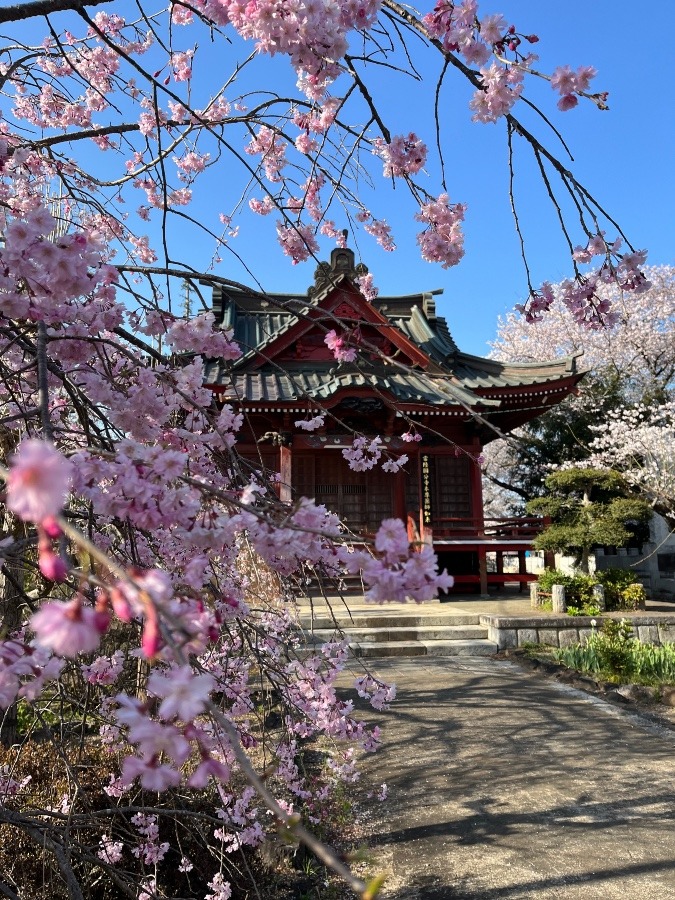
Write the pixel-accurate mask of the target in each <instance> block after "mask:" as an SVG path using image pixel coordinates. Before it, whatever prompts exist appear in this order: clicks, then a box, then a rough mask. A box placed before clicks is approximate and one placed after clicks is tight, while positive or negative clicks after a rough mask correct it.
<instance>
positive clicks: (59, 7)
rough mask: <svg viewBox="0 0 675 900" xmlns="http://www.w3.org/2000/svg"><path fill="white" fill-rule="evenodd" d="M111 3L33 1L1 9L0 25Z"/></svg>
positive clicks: (98, 0) (106, 0) (94, 0)
mask: <svg viewBox="0 0 675 900" xmlns="http://www.w3.org/2000/svg"><path fill="white" fill-rule="evenodd" d="M111 2H112V0H33V2H32V3H17V4H15V5H14V6H5V7H3V8H2V9H0V25H4V24H5V23H6V22H20V21H22V20H24V19H33V18H35V17H36V16H50V15H52V14H53V13H57V12H64V11H66V10H72V11H73V12H78V11H80V10H82V9H84V8H85V7H87V6H100V5H101V4H103V3H111Z"/></svg>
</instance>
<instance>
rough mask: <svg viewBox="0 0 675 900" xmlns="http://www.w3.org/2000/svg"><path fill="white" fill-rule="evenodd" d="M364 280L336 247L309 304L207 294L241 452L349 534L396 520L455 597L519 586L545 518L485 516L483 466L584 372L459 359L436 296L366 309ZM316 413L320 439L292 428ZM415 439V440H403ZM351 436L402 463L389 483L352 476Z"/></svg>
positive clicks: (284, 491) (216, 386)
mask: <svg viewBox="0 0 675 900" xmlns="http://www.w3.org/2000/svg"><path fill="white" fill-rule="evenodd" d="M366 271H367V270H366V269H365V267H364V266H362V265H359V266H355V264H354V254H353V252H352V251H351V250H349V249H336V250H334V251H333V252H332V254H331V261H330V263H321V264H320V265H319V267H318V269H317V271H316V275H315V283H314V284H313V285H312V286H311V287H310V289H309V291H308V292H307V294H306V295H304V296H293V295H280V294H277V295H267V296H266V297H262V296H260V295H255V294H253V293H246V292H244V291H238V290H232V289H224V288H221V287H216V288H215V289H214V300H213V303H214V313H215V315H216V319H217V321H218V322H219V323H220V324H221V326H222V327H223V328H225V329H232V330H233V332H234V337H235V339H236V340H237V342H238V343H239V344H240V346H241V347H242V350H243V351H244V354H243V356H242V357H241V358H240V359H239V360H237V361H236V362H234V363H229V362H228V363H225V362H223V361H222V360H217V359H213V360H209V361H208V362H207V366H206V384H207V385H208V386H209V387H210V388H211V389H212V390H214V391H215V392H217V394H218V397H219V399H221V400H222V401H224V402H228V403H230V404H232V405H233V406H234V407H235V408H237V409H238V410H240V411H241V412H243V413H244V414H245V424H244V427H243V430H242V432H241V435H240V440H239V441H238V443H237V447H238V449H239V450H240V452H241V453H242V454H243V455H244V456H246V457H248V458H250V459H253V460H258V461H259V463H260V464H262V465H263V466H265V467H266V468H269V469H270V470H272V471H275V472H280V473H281V485H280V494H281V498H282V499H283V500H286V501H289V502H290V501H292V500H293V499H294V498H295V497H296V496H307V497H313V498H315V500H316V502H317V503H323V504H325V505H326V506H327V507H328V508H329V509H331V510H332V511H334V512H336V513H337V514H338V515H339V516H340V517H341V519H342V521H343V522H344V523H345V525H346V526H347V527H348V528H349V529H351V530H352V531H353V532H354V533H355V534H357V535H358V534H364V533H366V534H368V533H373V532H374V531H375V529H376V528H377V526H378V525H379V523H380V522H381V521H382V519H384V518H387V517H391V516H398V517H400V518H401V519H403V520H404V521H406V522H407V523H408V528H409V531H410V533H411V536H414V537H419V538H420V539H421V540H423V541H425V542H429V543H432V544H433V547H434V549H435V551H436V552H437V553H438V555H439V563H440V566H441V568H444V567H445V568H447V569H448V571H449V572H450V573H451V574H452V575H454V577H455V583H456V588H457V590H461V591H466V590H479V591H480V592H481V593H482V594H485V593H487V590H488V587H489V586H498V585H501V584H504V582H505V581H507V580H508V581H514V580H517V581H520V582H521V585H522V583H524V582H525V581H527V580H529V579H530V578H531V577H533V576H529V575H528V574H527V573H526V565H525V554H526V552H527V551H528V550H530V549H531V541H532V538H533V537H534V535H535V534H537V533H538V531H539V530H540V528H541V521H540V520H537V519H533V518H529V519H528V518H511V519H491V520H488V519H486V518H485V517H484V515H483V502H482V489H481V473H480V465H479V463H478V462H477V459H478V457H479V456H480V453H481V451H482V449H483V447H484V446H485V444H487V443H488V442H489V441H491V440H494V439H495V438H496V437H498V436H499V435H500V434H505V433H508V432H510V431H511V430H512V429H514V428H516V427H517V426H519V425H523V424H524V423H525V422H528V421H530V420H531V419H534V418H536V416H538V415H540V414H541V413H543V412H544V411H545V410H547V409H548V408H549V407H551V406H554V405H555V404H556V403H559V402H560V401H561V400H563V399H564V398H565V397H566V396H567V395H568V394H569V393H570V392H571V391H573V390H574V388H575V385H576V384H577V382H578V381H579V379H580V378H581V377H582V374H583V373H582V372H580V371H578V369H577V367H576V360H575V358H574V357H567V358H565V359H562V360H558V361H555V362H545V363H514V364H511V363H503V362H497V361H496V360H491V359H483V358H481V357H478V356H471V355H469V354H466V353H462V352H461V351H460V350H459V349H458V347H457V345H456V344H455V342H454V340H453V339H452V335H451V334H450V331H449V330H448V326H447V323H446V320H445V319H444V318H442V317H441V316H438V315H437V314H436V307H435V301H434V295H433V294H431V293H420V294H412V295H407V296H401V297H378V298H377V299H375V300H371V301H369V300H366V299H365V298H364V296H363V295H362V293H361V292H360V290H359V288H358V286H357V283H356V279H357V278H358V277H359V276H360V275H363V274H365V273H366ZM435 293H440V292H435ZM331 330H334V331H336V333H337V334H338V335H340V336H342V337H344V339H345V341H346V342H347V345H348V346H352V347H355V348H356V349H357V351H358V353H357V358H356V360H355V361H354V362H341V363H338V362H337V361H336V359H335V357H334V355H333V352H332V351H331V350H330V349H329V348H328V346H327V345H326V343H325V337H326V334H327V332H329V331H331ZM324 413H325V418H324V425H323V426H322V427H321V428H320V429H319V430H318V431H316V432H313V433H307V432H305V431H303V430H301V429H300V428H298V427H296V426H295V425H294V423H295V422H296V421H298V420H299V419H304V418H306V417H310V418H311V417H313V416H315V415H320V414H324ZM411 431H412V432H413V433H415V432H416V433H417V434H419V435H420V436H421V438H422V439H421V441H419V442H404V441H403V440H402V437H401V435H402V434H404V433H410V432H411ZM355 433H357V434H363V435H366V436H372V437H374V436H377V435H379V436H380V437H381V438H382V441H383V448H384V450H385V453H386V454H390V455H391V457H392V458H396V457H397V456H399V455H401V454H403V453H405V454H406V455H407V456H408V457H409V462H408V463H406V464H405V466H404V468H403V469H402V470H401V471H400V472H398V473H397V474H390V473H388V472H385V471H383V470H382V468H381V466H380V465H378V466H376V467H375V468H373V469H370V470H369V471H366V472H355V471H353V470H352V469H350V468H349V465H348V463H347V461H346V460H345V459H344V458H343V455H342V452H341V451H342V450H343V449H345V448H349V447H351V446H352V441H353V439H354V434H355ZM382 461H384V457H383V460H382ZM507 555H511V558H513V556H514V555H515V557H516V558H517V559H518V561H519V565H518V572H517V573H515V574H508V575H507V574H505V573H504V562H503V561H504V557H505V556H507ZM488 559H489V562H490V565H488Z"/></svg>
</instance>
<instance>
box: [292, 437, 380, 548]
mask: <svg viewBox="0 0 675 900" xmlns="http://www.w3.org/2000/svg"><path fill="white" fill-rule="evenodd" d="M394 484H395V478H394V477H393V476H392V475H390V474H388V473H387V472H383V471H382V469H380V468H379V467H377V468H375V469H371V470H370V471H368V472H354V471H352V469H350V468H349V465H348V464H347V461H346V460H345V459H344V458H343V456H342V453H341V452H340V451H339V450H333V449H329V448H326V449H322V450H320V451H319V452H318V453H315V454H309V453H308V454H304V453H302V454H300V453H294V454H293V491H294V494H295V495H296V496H298V497H301V496H305V497H313V498H314V500H315V501H316V502H317V503H321V504H324V505H325V506H326V507H328V509H330V510H331V512H334V513H335V514H336V515H338V516H339V517H340V519H341V521H342V522H343V523H344V524H345V525H346V526H347V527H348V528H349V529H350V530H352V531H355V532H359V533H362V532H365V533H371V532H374V531H376V530H377V529H378V528H379V526H380V524H381V523H382V519H388V518H391V517H392V516H393V515H394Z"/></svg>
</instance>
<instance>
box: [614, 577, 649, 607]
mask: <svg viewBox="0 0 675 900" xmlns="http://www.w3.org/2000/svg"><path fill="white" fill-rule="evenodd" d="M646 600H647V591H646V590H645V589H644V586H643V585H641V584H639V583H636V584H629V585H628V587H627V588H625V589H624V590H623V591H621V606H620V609H644V608H645V601H646Z"/></svg>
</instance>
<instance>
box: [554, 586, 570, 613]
mask: <svg viewBox="0 0 675 900" xmlns="http://www.w3.org/2000/svg"><path fill="white" fill-rule="evenodd" d="M551 591H552V592H553V612H554V613H564V612H567V604H566V603H565V587H564V585H562V584H554V585H553V587H552V588H551Z"/></svg>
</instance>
